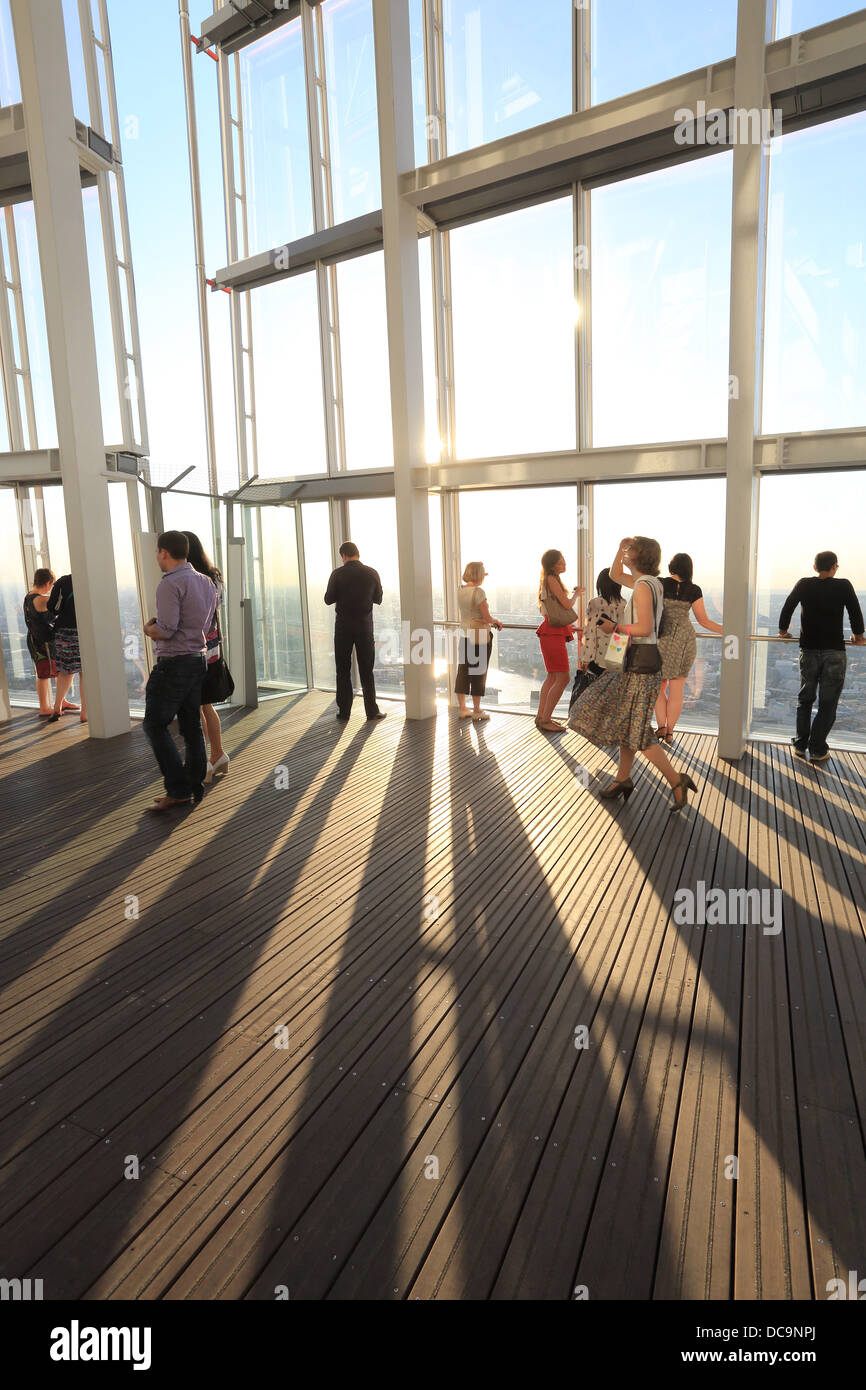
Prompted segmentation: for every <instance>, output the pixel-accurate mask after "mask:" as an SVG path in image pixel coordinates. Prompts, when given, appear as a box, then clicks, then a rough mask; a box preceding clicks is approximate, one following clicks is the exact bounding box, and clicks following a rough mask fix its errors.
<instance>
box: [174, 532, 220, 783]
mask: <svg viewBox="0 0 866 1390" xmlns="http://www.w3.org/2000/svg"><path fill="white" fill-rule="evenodd" d="M183 534H184V535H185V536H186V538H187V540H188V541H189V555H188V557H187V558H188V560H189V563H190V564H191V565H192V567H193V569H194V570H198V572H199V574H206V575H207V577H208V579H210V580H211V582H212V583H213V584H215V585H216V591H217V594H218V595H219V598H218V600H217V608H216V612H215V613H214V620H213V622H214V625H213V627H212V628H211V630H210V632H209V633H208V634H207V660H208V665H209V666H210V665H212V664H213V663H214V662H215V661H219V659H220V656H221V655H222V649H221V642H222V634H221V632H220V623H219V610H220V605H221V604H222V601H223V590H224V586H223V578H222V575H221V574H220V572H219V570H218V569H217V567H216V565H215V564H214V563H213V561H212V560H211V559H210V558H209V557H208V555H207V554H206V553H205V549H204V546H203V545H202V543H201V541H200V540H199V538H198V536H197V535H196V533H195V531H184V533H183ZM201 724H202V731H203V733H204V736H205V740H206V742H207V744H208V748H209V750H210V751H209V753H208V762H207V775H206V776H205V781H206V782H210V781H212V780H213V778H214V777H217V776H225V774H226V773H227V772H228V770H229V755H228V753H227V752H226V751H225V749H224V748H223V735H222V725H221V724H220V717H219V715H218V714H217V712H216V710H215V709H214V707H213V705H202V707H201Z"/></svg>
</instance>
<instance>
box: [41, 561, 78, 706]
mask: <svg viewBox="0 0 866 1390" xmlns="http://www.w3.org/2000/svg"><path fill="white" fill-rule="evenodd" d="M45 611H46V613H47V614H48V616H49V618H50V619H51V620H52V621H53V624H54V638H53V642H52V655H53V657H54V669H55V677H54V710H53V712H52V713H51V715H50V716H49V718H48V722H49V724H56V722H57V720H58V719H59V718H60V716H61V714H65V713H66V711H67V710H68V709H75V706H74V705H70V703H69V701H68V700H67V698H66V695H67V692H68V691H69V690H70V689H71V688H72V683H73V681H74V680H75V677H76V676H77V677H78V688H79V690H80V691H81V710H80V712H79V715H78V717H79V719H80V720H81V723H82V724H86V723H87V705H86V703H85V699H84V678H83V676H82V674H81V649H80V647H79V645H78V619H77V618H76V616H75V593H74V590H73V587H72V575H71V574H61V576H60V578H59V579H56V580H55V581H54V586H53V588H52V590H51V593H50V594H49V595H48V601H47V603H46V608H45Z"/></svg>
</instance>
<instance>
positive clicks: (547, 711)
mask: <svg viewBox="0 0 866 1390" xmlns="http://www.w3.org/2000/svg"><path fill="white" fill-rule="evenodd" d="M564 573H565V559H564V558H563V555H562V551H561V550H545V552H544V554H543V555H542V557H541V579H540V580H539V584H538V607H539V610H540V612H541V613H542V614H543V617H544V621H543V622H542V624H541V626H540V627H537V628H536V630H535V631H536V636H537V637H538V641H539V644H540V646H541V655H542V658H543V660H544V669H545V671H546V672H547V677H546V679H545V682H544V684H543V685H542V687H541V691H540V693H539V696H538V714H537V715H536V718H535V727H536V728H537V729H541V730H542V731H543V732H544V733H552V734H561V733H564V732H565V725H564V724H560V723H558V721H557V720H555V719H554V717H553V711H554V710H555V709H556V706H557V705H558V704H559V697H560V696H561V694H562V692H563V690H564V689H565V687H566V686H567V685H568V674H569V673H568V648H567V645H566V644H567V643H568V642H573V641H574V629H573V627H572V623H573V622H574V621H576V619H577V614H576V613H575V612H574V601H575V599H576V598H577V597H578V595H579V594H582V593H583V589H580V588H575V589H572V591H571V593H570V594H569V593H568V592H567V591H566V589H565V586H564V585H563V583H562V580H561V579H560V575H561V574H564ZM569 615H570V616H569Z"/></svg>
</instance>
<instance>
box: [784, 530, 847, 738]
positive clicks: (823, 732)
mask: <svg viewBox="0 0 866 1390" xmlns="http://www.w3.org/2000/svg"><path fill="white" fill-rule="evenodd" d="M838 568H839V561H838V559H837V557H836V556H835V555H834V554H833V552H832V550H822V551H820V553H819V554H818V555H816V556H815V572H816V574H817V576H818V577H817V579H812V578H809V579H798V581H797V583H796V584H795V585H794V588H793V589H792V590H791V592H790V594H789V595H788V597H787V598H786V599H785V603H784V606H783V608H782V612H781V615H780V617H779V636H780V637H790V636H791V634H790V632H789V631H788V624H789V622H790V621H791V615H792V614H793V612H794V609H795V608H796V607H797V604H798V603H799V604H800V605H801V606H802V615H801V619H800V680H801V682H802V685H801V687H800V695H799V698H798V702H797V732H796V734H795V736H794V738H792V739H791V744H792V746H793V750H794V753H795V755H796V756H797V757H798V758H805V756H806V749H807V748H808V749H809V759H810V761H811V762H813V763H823V762H826V760H827V758H829V756H830V750H829V748H828V747H827V735H828V734H829V732H830V730H831V729H832V727H833V724H834V722H835V720H836V707H837V705H838V704H839V696H840V695H841V694H842V687H843V686H844V684H845V670H846V667H847V657H846V654H845V637H844V635H843V632H842V615H843V613H844V611H845V609H846V608H847V610H848V617H849V619H850V620H851V632H852V634H853V635H852V637H851V642H852V644H854V645H855V646H860V645H862V644H863V643H864V642H866V636H864V634H863V614H862V612H861V609H860V604H859V603H858V601H857V595H856V594H855V592H854V587H853V585H852V584H851V581H850V580H849V579H836V578H835V574H836V571H837V569H838ZM816 694H817V696H818V713H817V714H816V715H815V719H814V721H813V720H812V705H813V704H814V702H815V696H816Z"/></svg>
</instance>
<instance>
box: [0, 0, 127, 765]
mask: <svg viewBox="0 0 866 1390" xmlns="http://www.w3.org/2000/svg"><path fill="white" fill-rule="evenodd" d="M12 22H13V25H14V30H15V44H16V49H17V53H18V68H19V72H20V76H21V91H22V96H23V101H24V117H25V123H26V132H27V149H28V154H29V158H30V175H31V181H32V187H33V201H34V205H35V209H36V229H37V236H38V242H39V259H40V262H41V265H42V284H43V291H44V299H45V318H46V326H47V331H48V350H49V355H50V360H51V378H52V385H53V390H54V409H55V414H56V417H57V434H58V439H59V443H60V468H61V475H62V478H63V492H64V501H65V504H66V525H67V531H68V535H69V553H70V557H71V565H72V573H73V576H74V582H75V608H76V614H77V618H78V633H79V639H80V642H81V655H82V666H83V671H84V681H85V691H86V695H87V707H88V710H87V712H88V719H89V729H90V733H91V736H93V737H96V738H111V737H113V736H114V735H115V734H120V733H125V732H126V731H127V730H128V729H129V702H128V699H127V694H126V676H125V671H124V660H123V648H122V639H121V626H120V610H119V607H118V601H117V578H116V574H115V569H114V548H113V545H112V541H111V515H110V512H109V506H108V482H107V479H106V477H105V476H104V475H105V445H104V441H103V439H102V410H101V407H100V399H99V374H98V369H97V361H96V340H95V336H94V328H93V306H92V303H91V297H90V275H89V271H88V264H87V244H86V241H85V233H84V210H83V207H82V202H81V171H80V167H79V162H78V153H77V149H76V145H75V140H74V133H75V123H74V116H73V112H72V89H71V85H70V80H69V67H68V63H67V56H66V37H65V32H64V26H63V12H62V9H61V3H60V0H40V3H39V4H38V5H35V4H33V3H31V0H12Z"/></svg>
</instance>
